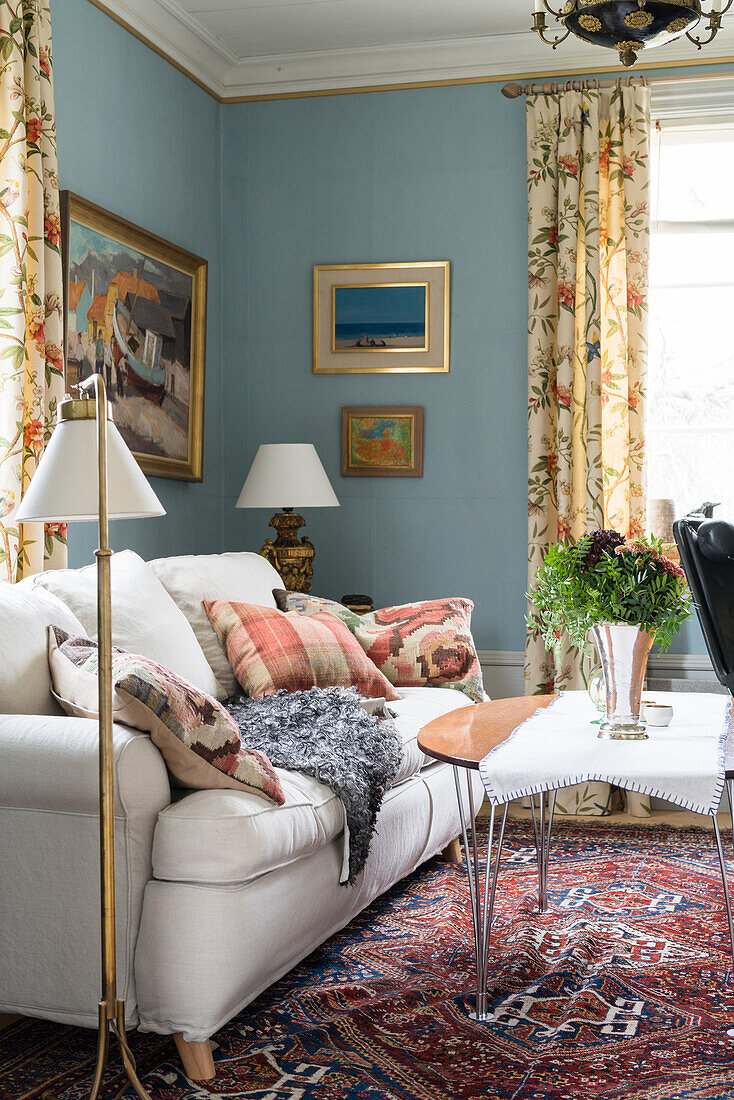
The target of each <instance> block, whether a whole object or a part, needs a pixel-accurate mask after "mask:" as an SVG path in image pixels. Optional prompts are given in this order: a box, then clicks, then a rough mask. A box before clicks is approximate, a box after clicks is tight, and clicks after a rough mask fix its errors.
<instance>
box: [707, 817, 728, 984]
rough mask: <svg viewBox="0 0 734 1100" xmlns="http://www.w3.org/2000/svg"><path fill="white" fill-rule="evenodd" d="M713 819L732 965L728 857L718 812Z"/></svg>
mask: <svg viewBox="0 0 734 1100" xmlns="http://www.w3.org/2000/svg"><path fill="white" fill-rule="evenodd" d="M711 820H712V822H713V825H714V836H715V838H716V850H717V852H718V853H719V866H720V867H721V884H722V886H723V887H724V903H725V905H726V919H727V921H728V922H729V945H730V947H731V960H732V965H734V920H732V915H731V897H730V895H729V880H728V876H727V873H726V857H725V856H724V846H723V845H722V843H721V833H720V832H719V822H718V820H717V818H716V814H711Z"/></svg>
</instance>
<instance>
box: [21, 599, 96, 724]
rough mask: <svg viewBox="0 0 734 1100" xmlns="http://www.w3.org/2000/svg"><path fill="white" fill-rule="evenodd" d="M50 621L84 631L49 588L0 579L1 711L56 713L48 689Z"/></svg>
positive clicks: (54, 704) (56, 708) (77, 632)
mask: <svg viewBox="0 0 734 1100" xmlns="http://www.w3.org/2000/svg"><path fill="white" fill-rule="evenodd" d="M49 626H60V627H62V628H63V629H64V630H68V631H69V633H72V634H80V633H83V628H82V624H81V623H80V622H79V620H78V619H77V617H76V615H74V614H73V612H71V611H70V610H69V608H68V607H67V606H66V604H63V603H62V602H61V600H59V599H58V598H57V597H56V596H54V595H52V594H51V593H50V592H46V590H45V589H43V588H34V587H33V586H31V585H28V584H26V583H21V584H9V583H8V582H7V581H0V714H61V708H60V707H59V705H58V704H57V702H56V700H55V699H54V697H53V695H52V694H51V676H50V673H49V669H48V657H47V656H46V630H47V629H48V627H49Z"/></svg>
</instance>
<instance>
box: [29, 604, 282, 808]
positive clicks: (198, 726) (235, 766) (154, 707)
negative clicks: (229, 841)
mask: <svg viewBox="0 0 734 1100" xmlns="http://www.w3.org/2000/svg"><path fill="white" fill-rule="evenodd" d="M48 657H49V666H50V669H51V676H52V679H53V684H54V689H55V693H56V698H57V699H58V700H59V702H60V703H61V705H62V706H63V708H64V710H66V711H67V713H69V714H76V715H81V716H83V717H96V715H97V712H98V701H97V691H98V681H97V668H98V651H97V643H96V642H93V641H91V640H90V639H89V638H73V637H70V636H69V635H68V634H66V633H65V631H63V630H61V629H60V628H59V627H53V626H52V627H49V631H48ZM112 682H113V695H112V698H113V716H114V719H115V721H116V722H123V723H124V724H125V725H128V726H132V727H133V728H135V729H140V730H145V732H146V733H150V736H151V740H152V741H153V743H154V745H156V747H157V748H158V749H159V750H160V752H161V754H162V756H163V759H164V760H165V762H166V765H167V767H168V770H169V771H170V773H171V775H172V777H173V779H174V780H175V782H176V784H177V785H179V786H183V787H193V788H195V789H197V790H200V789H208V788H222V787H224V788H228V789H231V790H247V791H251V792H253V793H255V794H259V795H263V796H264V797H265V798H269V799H270V800H271V801H273V802H277V803H278V804H279V805H282V804H283V803H284V801H285V797H284V795H283V790H282V788H281V785H280V780H279V779H278V776H277V773H276V772H275V770H274V768H273V766H272V764H271V763H270V761H269V760H268V758H267V756H266V755H265V753H264V752H260V750H259V749H248V748H247V747H246V745H243V744H242V739H241V736H240V731H239V727H238V726H237V723H236V722H235V720H234V719H233V718H232V717H231V715H229V714H228V713H227V711H226V710H225V709H224V707H223V706H221V704H220V703H218V702H217V700H216V699H213V698H212V697H211V695H207V694H206V693H205V692H203V691H199V689H198V688H195V687H194V686H193V685H192V684H189V683H188V682H187V681H186V680H182V679H181V677H180V676H176V675H175V673H173V672H171V671H170V670H169V669H167V668H163V666H162V665H158V664H156V663H155V661H151V660H149V659H148V658H147V657H138V656H136V655H134V654H132V653H124V652H123V651H122V650H120V649H115V650H113V654H112Z"/></svg>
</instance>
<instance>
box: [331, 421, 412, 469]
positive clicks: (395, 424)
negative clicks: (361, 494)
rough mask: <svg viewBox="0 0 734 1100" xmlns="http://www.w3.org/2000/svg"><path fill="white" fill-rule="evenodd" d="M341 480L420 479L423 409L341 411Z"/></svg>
mask: <svg viewBox="0 0 734 1100" xmlns="http://www.w3.org/2000/svg"><path fill="white" fill-rule="evenodd" d="M342 477H423V409H422V408H421V406H420V405H397V406H393V407H390V408H386V407H384V406H382V407H377V408H374V407H371V406H350V407H345V408H342Z"/></svg>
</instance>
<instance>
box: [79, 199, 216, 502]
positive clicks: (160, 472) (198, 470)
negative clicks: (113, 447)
mask: <svg viewBox="0 0 734 1100" xmlns="http://www.w3.org/2000/svg"><path fill="white" fill-rule="evenodd" d="M61 199H62V202H61V216H62V248H63V263H64V319H65V333H64V345H65V348H66V384H67V389H69V388H70V387H71V386H73V385H75V384H76V383H78V382H80V381H81V380H82V379H83V378H88V377H89V375H90V374H92V373H93V372H95V371H98V372H99V373H100V374H101V375H102V376H103V377H104V380H105V383H106V387H107V396H108V398H109V400H110V402H111V403H112V412H113V417H114V421H115V423H116V425H117V427H118V429H119V431H120V433H121V435H122V437H123V439H124V440H125V442H126V443H127V445H128V446H129V447H130V449H131V450H132V452H133V454H134V455H135V457H136V459H137V460H138V463H139V464H140V466H141V468H142V469H143V471H144V472H145V473H146V474H149V475H153V476H156V477H169V478H176V479H178V480H182V481H201V479H202V476H203V433H204V366H205V354H206V289H207V262H206V260H203V259H201V257H200V256H194V255H193V254H192V253H191V252H187V251H186V250H185V249H183V248H179V247H177V246H176V245H174V244H170V243H169V242H168V241H164V240H162V239H161V238H160V237H156V236H155V235H154V234H153V233H149V232H148V231H147V230H145V229H141V228H140V227H139V226H136V225H133V224H132V223H131V222H128V221H125V220H124V219H123V218H120V217H118V216H117V215H116V214H111V213H110V212H109V211H107V210H104V209H103V208H102V207H100V206H95V205H94V204H93V203H91V202H87V200H86V199H82V198H80V197H79V196H78V195H74V194H72V193H71V192H70V191H64V192H62V195H61Z"/></svg>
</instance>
